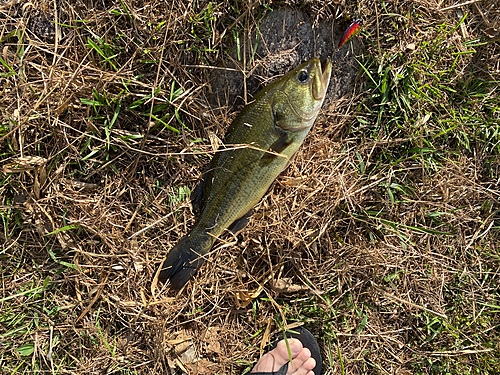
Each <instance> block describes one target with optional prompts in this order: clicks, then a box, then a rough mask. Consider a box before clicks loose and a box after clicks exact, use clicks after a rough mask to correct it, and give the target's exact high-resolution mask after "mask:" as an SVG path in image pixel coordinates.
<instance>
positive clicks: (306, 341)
mask: <svg viewBox="0 0 500 375" xmlns="http://www.w3.org/2000/svg"><path fill="white" fill-rule="evenodd" d="M286 337H287V339H291V338H294V339H297V340H299V341H300V342H301V343H302V346H303V347H304V348H307V349H309V350H310V351H311V357H313V358H314V359H315V360H316V367H314V369H313V371H314V375H320V374H321V368H322V359H321V352H320V350H319V346H318V342H317V341H316V339H315V338H314V336H313V335H312V333H311V332H309V331H308V330H307V329H306V328H304V327H297V328H293V329H291V330H290V331H287V332H286ZM280 340H283V332H280V333H278V334H276V335H275V337H274V342H273V343H272V344H271V345H269V346H268V347H266V349H265V351H264V354H266V353H267V352H269V351H270V350H273V349H274V348H276V346H277V345H278V342H279V341H280ZM289 363H290V362H287V363H285V364H284V365H283V366H281V368H280V369H279V370H278V371H276V372H252V373H249V375H286V372H287V371H288V364H289Z"/></svg>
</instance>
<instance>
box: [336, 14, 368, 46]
mask: <svg viewBox="0 0 500 375" xmlns="http://www.w3.org/2000/svg"><path fill="white" fill-rule="evenodd" d="M362 25H363V20H362V19H360V18H358V19H356V20H354V22H353V23H351V24H350V25H349V27H348V28H347V29H346V31H345V32H344V35H342V38H340V42H339V46H338V47H337V49H340V47H342V46H343V45H344V44H345V42H347V41H348V40H349V38H350V37H351V36H353V35H355V34H356V33H357V32H359V30H360V29H361V26H362Z"/></svg>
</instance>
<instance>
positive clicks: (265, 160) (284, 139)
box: [259, 132, 293, 167]
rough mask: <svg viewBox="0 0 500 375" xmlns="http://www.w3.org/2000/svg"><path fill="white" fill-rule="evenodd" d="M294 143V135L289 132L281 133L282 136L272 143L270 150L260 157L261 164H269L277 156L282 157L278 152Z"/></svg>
mask: <svg viewBox="0 0 500 375" xmlns="http://www.w3.org/2000/svg"><path fill="white" fill-rule="evenodd" d="M292 143H293V137H292V136H291V135H290V134H289V133H287V132H283V134H282V135H281V137H279V138H278V139H277V140H276V141H275V142H274V143H273V144H272V145H271V147H269V152H266V153H265V154H264V155H263V156H262V159H260V162H259V165H260V166H261V167H262V166H266V165H269V164H270V163H271V162H272V161H274V160H275V159H276V158H279V157H281V156H279V155H277V154H281V153H282V152H283V151H284V150H285V149H286V148H287V147H288V146H290V145H291V144H292Z"/></svg>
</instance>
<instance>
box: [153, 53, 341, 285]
mask: <svg viewBox="0 0 500 375" xmlns="http://www.w3.org/2000/svg"><path fill="white" fill-rule="evenodd" d="M331 69H332V63H331V61H330V60H329V59H327V60H325V61H324V62H323V63H321V62H320V60H319V59H317V58H314V59H312V60H309V61H308V62H306V63H304V64H302V65H300V66H298V67H297V68H295V69H294V70H292V71H291V72H289V73H287V74H286V75H284V76H282V77H281V78H279V79H277V80H276V81H274V82H272V83H271V84H269V85H268V86H266V87H264V88H263V89H262V90H261V91H260V92H259V93H258V94H257V95H256V96H255V98H254V100H253V102H252V103H250V104H248V105H247V106H246V107H245V108H243V110H242V111H241V112H240V113H239V114H238V116H237V117H236V118H235V119H234V121H233V122H232V124H231V126H230V127H229V129H228V131H227V133H226V135H225V137H224V140H223V143H222V145H221V146H220V148H219V150H218V152H216V153H215V155H214V157H213V158H212V160H211V161H210V163H209V165H208V168H207V169H206V171H205V173H204V175H203V178H202V180H201V182H200V183H199V184H198V186H197V187H196V188H195V190H194V191H193V194H192V204H193V208H194V211H195V213H198V215H199V216H198V219H197V220H196V222H195V224H194V226H193V228H192V229H191V230H190V231H189V233H188V234H186V235H185V236H184V237H182V238H181V239H180V240H179V242H178V243H177V244H176V245H175V246H174V247H173V248H172V249H171V250H170V252H169V253H168V255H167V256H166V258H165V259H164V260H163V261H162V264H161V266H160V268H159V270H158V272H159V274H158V280H160V281H162V282H166V281H167V280H170V285H171V288H173V289H176V290H179V289H180V288H182V287H183V286H184V285H185V284H186V282H187V281H188V280H189V279H190V278H191V277H192V276H193V275H194V274H195V273H196V271H197V270H198V268H200V267H201V265H202V264H203V262H204V260H205V256H206V254H207V253H208V252H209V251H210V249H211V248H212V245H213V244H214V242H215V241H216V239H217V237H219V236H220V235H221V234H222V233H223V232H224V230H226V229H228V228H229V229H231V230H232V231H233V232H234V233H235V232H237V231H239V230H241V229H242V228H243V227H244V226H245V224H246V222H247V218H248V214H249V213H250V212H251V210H252V208H253V207H254V206H255V205H256V204H257V203H258V202H259V200H260V199H261V198H262V197H263V196H264V194H265V193H266V191H267V190H268V189H269V187H270V186H271V184H272V183H273V181H274V180H275V179H276V177H277V176H278V175H279V174H280V173H281V171H283V169H285V168H286V167H287V165H288V164H289V163H290V160H291V159H292V157H293V156H294V155H295V153H296V152H297V150H298V148H299V147H300V145H301V144H302V142H303V141H304V138H305V137H306V135H307V133H309V130H310V129H311V127H312V125H313V123H314V120H315V119H316V116H317V115H318V112H319V110H320V108H321V106H322V104H323V100H324V99H325V94H326V90H327V88H328V83H329V82H330V73H331Z"/></svg>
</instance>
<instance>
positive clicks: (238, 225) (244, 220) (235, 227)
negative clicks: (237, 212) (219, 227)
mask: <svg viewBox="0 0 500 375" xmlns="http://www.w3.org/2000/svg"><path fill="white" fill-rule="evenodd" d="M252 215H253V209H251V210H250V211H248V212H247V213H246V214H245V215H243V216H242V217H241V218H239V219H238V220H236V221H234V222H233V223H232V224H231V225H230V226H229V228H228V229H229V230H230V231H231V233H233V234H236V233H238V232H239V231H240V230H242V229H243V228H245V227H246V226H247V224H248V221H249V219H250V216H252Z"/></svg>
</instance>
